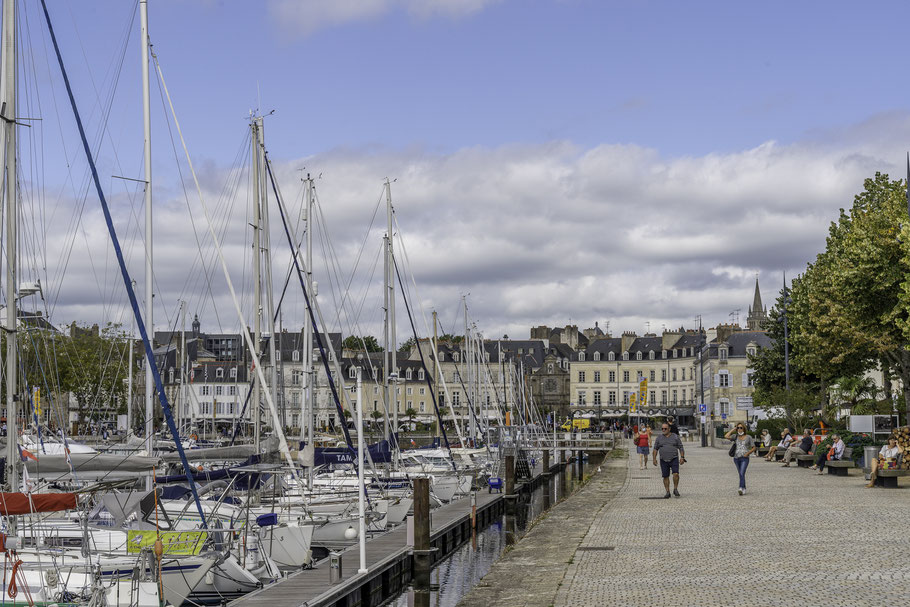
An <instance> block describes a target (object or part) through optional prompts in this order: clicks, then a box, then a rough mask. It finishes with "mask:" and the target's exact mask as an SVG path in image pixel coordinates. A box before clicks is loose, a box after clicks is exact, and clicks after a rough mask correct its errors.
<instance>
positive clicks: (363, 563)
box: [357, 367, 367, 573]
mask: <svg viewBox="0 0 910 607" xmlns="http://www.w3.org/2000/svg"><path fill="white" fill-rule="evenodd" d="M362 376H363V367H357V488H358V489H357V517H358V522H359V525H360V526H359V528H358V530H357V533H358V537H359V538H360V569H359V570H358V571H357V573H367V529H366V514H365V512H364V503H363V494H364V492H365V491H366V487H365V486H364V484H363V449H364V441H363V382H362Z"/></svg>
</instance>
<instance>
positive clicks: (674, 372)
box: [673, 350, 676, 381]
mask: <svg viewBox="0 0 910 607" xmlns="http://www.w3.org/2000/svg"><path fill="white" fill-rule="evenodd" d="M673 351H674V352H676V350H673ZM673 381H676V369H673Z"/></svg>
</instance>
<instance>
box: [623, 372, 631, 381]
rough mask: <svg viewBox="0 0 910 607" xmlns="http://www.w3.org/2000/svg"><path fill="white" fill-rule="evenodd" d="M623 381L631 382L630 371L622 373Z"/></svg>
mask: <svg viewBox="0 0 910 607" xmlns="http://www.w3.org/2000/svg"><path fill="white" fill-rule="evenodd" d="M622 380H623V381H629V372H628V371H623V372H622Z"/></svg>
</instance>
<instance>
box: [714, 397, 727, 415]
mask: <svg viewBox="0 0 910 607" xmlns="http://www.w3.org/2000/svg"><path fill="white" fill-rule="evenodd" d="M717 404H718V405H719V406H720V414H721V415H730V401H729V400H727V399H726V398H722V399H720V401H718V403H717Z"/></svg>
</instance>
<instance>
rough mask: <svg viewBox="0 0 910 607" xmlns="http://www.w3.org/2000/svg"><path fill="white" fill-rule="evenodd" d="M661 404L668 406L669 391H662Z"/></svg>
mask: <svg viewBox="0 0 910 607" xmlns="http://www.w3.org/2000/svg"><path fill="white" fill-rule="evenodd" d="M660 402H661V404H664V405H666V404H667V391H666V390H661V391H660Z"/></svg>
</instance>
